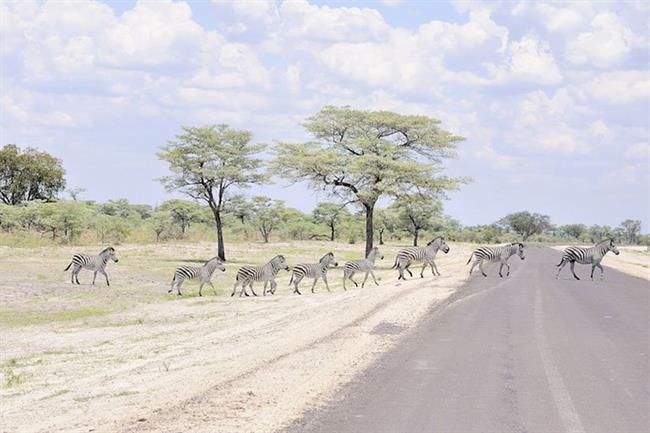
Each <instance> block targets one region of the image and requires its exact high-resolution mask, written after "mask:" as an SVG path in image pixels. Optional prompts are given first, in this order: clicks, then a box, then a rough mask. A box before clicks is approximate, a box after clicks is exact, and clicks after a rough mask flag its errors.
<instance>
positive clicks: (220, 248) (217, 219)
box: [210, 206, 226, 261]
mask: <svg viewBox="0 0 650 433" xmlns="http://www.w3.org/2000/svg"><path fill="white" fill-rule="evenodd" d="M210 207H211V208H212V214H213V215H214V223H215V225H216V226H217V256H219V258H220V259H221V260H223V261H226V248H225V245H224V242H223V222H222V221H221V210H220V209H218V208H217V207H216V206H214V207H212V206H210Z"/></svg>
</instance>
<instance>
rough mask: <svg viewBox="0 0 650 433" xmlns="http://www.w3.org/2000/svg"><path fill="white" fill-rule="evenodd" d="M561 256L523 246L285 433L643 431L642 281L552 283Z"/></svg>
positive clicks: (647, 334) (646, 371)
mask: <svg viewBox="0 0 650 433" xmlns="http://www.w3.org/2000/svg"><path fill="white" fill-rule="evenodd" d="M559 259H560V253H559V252H557V251H553V250H551V249H548V248H529V249H528V251H527V258H526V260H525V261H523V262H521V261H520V260H519V259H518V258H517V257H513V258H512V259H511V264H512V269H513V272H512V274H511V275H510V277H509V278H507V279H500V278H499V277H498V275H495V272H496V271H497V269H495V268H494V267H492V268H491V269H490V272H489V274H488V275H489V277H488V278H483V277H479V276H477V277H475V278H474V279H472V280H471V281H470V282H469V283H468V284H467V285H466V287H465V288H464V289H463V290H462V291H461V292H459V293H458V295H457V296H456V297H455V299H454V300H452V301H451V302H450V303H449V305H447V306H446V307H444V308H441V309H440V310H439V311H437V312H435V313H433V314H432V315H431V316H430V318H429V319H427V320H426V321H425V322H424V323H423V324H422V325H421V326H419V327H418V328H417V329H416V330H415V331H413V332H412V333H410V334H409V335H407V336H405V337H404V339H403V340H402V342H400V343H399V344H398V346H397V347H396V348H395V349H394V350H392V351H390V352H388V353H387V354H386V355H385V356H384V357H382V358H381V359H380V360H379V361H377V362H376V363H375V364H374V365H373V366H372V367H371V368H370V369H368V370H367V371H366V372H365V373H363V374H362V375H361V376H359V377H358V378H357V380H355V381H354V382H353V383H351V384H349V385H347V386H346V387H344V388H343V389H342V390H341V392H340V393H339V395H338V396H337V397H336V398H335V399H334V401H332V402H331V404H329V405H328V406H326V407H324V408H322V409H321V410H315V411H313V412H311V413H308V414H307V415H306V416H305V417H304V418H303V419H301V420H299V421H297V422H296V423H294V424H293V425H292V426H291V427H290V428H289V429H288V432H291V433H298V432H300V433H388V432H391V433H419V432H422V433H424V432H426V433H433V432H441V433H470V432H477V433H490V432H494V433H507V432H517V433H525V432H531V433H532V432H543V433H548V432H571V433H574V432H575V433H583V432H584V433H591V432H602V433H619V432H620V433H637V432H638V433H647V432H650V362H649V356H650V348H649V346H650V297H649V296H650V287H649V283H648V282H647V281H645V280H641V279H638V278H634V277H631V276H628V275H626V274H623V273H620V272H617V271H614V270H613V269H611V268H607V267H606V266H605V280H604V281H602V282H601V281H593V282H592V281H590V280H589V278H588V277H589V271H590V268H589V267H587V266H580V265H576V272H577V273H578V275H581V276H584V279H583V280H581V281H576V280H574V279H573V277H571V274H570V271H569V269H568V267H567V268H566V269H564V272H563V275H562V276H561V277H560V280H556V279H555V267H554V265H555V264H557V263H559ZM604 263H605V265H606V263H607V259H605V262H604ZM442 272H444V270H442Z"/></svg>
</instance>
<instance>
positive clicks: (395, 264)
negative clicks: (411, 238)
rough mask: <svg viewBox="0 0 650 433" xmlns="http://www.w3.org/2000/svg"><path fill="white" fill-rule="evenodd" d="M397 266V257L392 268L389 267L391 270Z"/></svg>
mask: <svg viewBox="0 0 650 433" xmlns="http://www.w3.org/2000/svg"><path fill="white" fill-rule="evenodd" d="M397 265H398V260H397V257H395V263H393V266H391V269H395V268H397Z"/></svg>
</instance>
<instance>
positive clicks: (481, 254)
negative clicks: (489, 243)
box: [465, 242, 526, 278]
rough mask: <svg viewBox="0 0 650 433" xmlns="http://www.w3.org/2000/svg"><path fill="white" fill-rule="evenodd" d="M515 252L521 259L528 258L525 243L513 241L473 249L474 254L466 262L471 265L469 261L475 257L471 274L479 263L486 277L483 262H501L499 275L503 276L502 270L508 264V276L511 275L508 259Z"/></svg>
mask: <svg viewBox="0 0 650 433" xmlns="http://www.w3.org/2000/svg"><path fill="white" fill-rule="evenodd" d="M515 254H517V255H518V256H519V258H520V259H521V260H524V259H525V258H526V257H525V255H524V244H522V243H521V242H513V243H511V244H510V245H504V246H501V247H480V248H477V249H475V250H474V251H472V254H470V256H469V260H468V261H467V263H465V266H467V265H469V262H471V261H472V257H473V258H474V263H472V267H471V268H470V270H469V274H470V275H472V271H473V270H474V267H476V265H478V267H479V269H480V270H481V274H483V276H484V277H487V274H486V273H485V271H484V270H483V262H488V263H496V262H501V266H499V276H500V277H501V278H503V274H502V273H501V271H502V270H503V267H504V266H507V267H508V272H507V273H506V277H507V276H508V275H510V265H509V264H508V260H509V259H510V257H512V256H514V255H515Z"/></svg>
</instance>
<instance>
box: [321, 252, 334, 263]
mask: <svg viewBox="0 0 650 433" xmlns="http://www.w3.org/2000/svg"><path fill="white" fill-rule="evenodd" d="M330 256H334V253H332V252H329V253H327V254H325V255H324V256H323V257H321V258H320V260H319V261H318V263H323V261H324V260H325V259H326V258H328V257H330Z"/></svg>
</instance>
